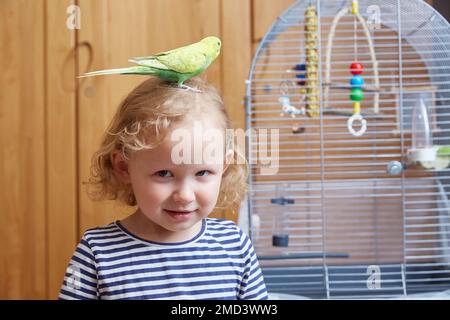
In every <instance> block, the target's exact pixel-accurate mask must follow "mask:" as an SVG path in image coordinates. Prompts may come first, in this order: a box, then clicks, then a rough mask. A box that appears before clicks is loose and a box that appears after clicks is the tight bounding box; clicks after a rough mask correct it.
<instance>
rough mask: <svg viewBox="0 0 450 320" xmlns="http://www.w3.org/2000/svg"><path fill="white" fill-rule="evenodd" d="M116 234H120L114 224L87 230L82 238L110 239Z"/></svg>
mask: <svg viewBox="0 0 450 320" xmlns="http://www.w3.org/2000/svg"><path fill="white" fill-rule="evenodd" d="M117 233H121V231H120V228H119V227H118V226H117V224H116V223H115V222H111V223H109V224H107V225H103V226H98V227H94V228H89V229H87V230H86V231H84V233H83V238H84V239H86V240H90V239H98V238H104V237H110V236H113V235H115V234H117Z"/></svg>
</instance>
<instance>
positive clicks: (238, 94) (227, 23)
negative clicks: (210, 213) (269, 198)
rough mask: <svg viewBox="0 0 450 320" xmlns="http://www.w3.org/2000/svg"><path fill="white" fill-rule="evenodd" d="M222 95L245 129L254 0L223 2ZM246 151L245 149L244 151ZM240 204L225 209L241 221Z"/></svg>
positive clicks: (236, 123) (238, 124)
mask: <svg viewBox="0 0 450 320" xmlns="http://www.w3.org/2000/svg"><path fill="white" fill-rule="evenodd" d="M221 3H222V14H221V17H222V25H221V38H222V41H223V50H222V83H223V86H222V97H223V99H224V102H225V105H226V106H227V109H228V111H229V115H230V118H231V119H232V121H233V124H234V127H235V128H241V129H243V130H245V108H244V97H245V90H246V87H245V80H246V79H247V77H248V72H249V70H250V63H251V59H252V56H251V50H252V49H251V25H250V21H249V17H250V9H251V2H250V0H245V1H243V0H231V1H230V0H228V1H222V2H221ZM241 152H242V153H243V154H245V150H241ZM238 211H239V206H235V207H233V208H230V209H229V210H226V211H225V212H223V217H224V218H226V219H229V220H234V221H237V218H238V216H237V212H238Z"/></svg>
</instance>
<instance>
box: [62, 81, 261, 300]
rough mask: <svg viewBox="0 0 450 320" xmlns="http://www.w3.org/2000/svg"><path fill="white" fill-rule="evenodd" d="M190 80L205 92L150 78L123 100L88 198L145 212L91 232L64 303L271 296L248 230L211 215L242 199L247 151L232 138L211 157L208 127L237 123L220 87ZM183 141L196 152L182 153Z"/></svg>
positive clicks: (76, 257)
mask: <svg viewBox="0 0 450 320" xmlns="http://www.w3.org/2000/svg"><path fill="white" fill-rule="evenodd" d="M187 84H188V85H189V86H191V87H197V89H199V92H196V91H192V90H183V89H180V88H176V87H173V86H171V85H170V84H168V83H166V82H164V81H163V80H160V79H158V78H150V79H149V80H146V81H144V82H143V83H142V84H141V85H139V86H138V87H137V88H135V89H134V90H133V91H132V92H131V93H130V94H129V95H128V97H127V98H126V99H125V100H124V101H123V102H122V104H121V105H120V107H119V109H118V111H117V113H116V115H115V117H114V119H113V121H112V123H111V124H110V126H109V128H108V131H107V132H106V134H105V136H104V138H103V141H102V144H101V147H100V149H99V150H98V151H97V152H96V153H95V154H94V156H93V161H92V167H91V172H92V174H91V177H90V180H89V186H90V187H91V188H90V190H89V194H90V196H91V197H92V198H93V199H95V200H99V199H119V200H121V201H123V202H125V203H126V204H128V205H130V206H137V210H136V212H135V213H133V214H132V215H130V216H129V217H127V218H125V219H124V220H121V221H116V222H113V223H110V224H109V225H106V226H103V227H98V228H93V229H90V230H87V231H86V232H85V233H84V235H83V238H82V239H81V241H80V243H79V244H78V246H77V248H76V250H75V253H74V254H73V257H72V259H71V261H70V263H69V266H68V268H67V271H66V274H65V277H64V281H63V285H62V288H61V291H60V295H59V298H60V299H267V298H268V296H267V290H266V286H265V283H264V279H263V276H262V273H261V269H260V267H259V264H258V261H257V258H256V255H255V252H254V249H253V246H252V244H251V242H250V240H249V238H248V237H247V235H246V234H245V233H243V232H242V231H241V230H240V229H239V228H238V227H237V226H236V224H234V223H233V222H232V221H227V220H222V219H213V218H208V215H209V214H210V213H211V212H212V211H213V209H214V208H215V207H218V208H219V207H222V208H223V207H229V206H230V205H232V204H233V203H240V201H241V200H242V198H243V196H244V193H245V191H246V177H247V166H246V164H239V163H240V162H242V161H240V162H238V163H234V162H236V160H237V157H238V152H237V150H236V149H235V147H234V144H231V146H230V145H229V144H228V143H226V140H227V139H225V135H223V136H222V138H221V140H220V143H219V142H218V141H217V139H216V141H215V142H216V145H213V147H216V148H213V150H214V151H215V154H216V155H217V154H219V155H220V157H219V158H220V161H205V159H204V157H203V156H204V155H205V154H208V152H206V151H208V150H211V144H209V145H208V144H205V143H204V141H199V140H203V138H202V139H199V138H198V133H199V131H201V132H203V133H205V132H213V130H216V131H217V130H219V131H220V132H222V133H223V132H225V130H226V129H231V124H230V120H229V118H228V115H227V112H226V110H225V108H224V105H223V102H222V100H221V98H220V96H219V95H218V93H217V91H216V90H215V89H214V88H213V87H212V86H211V85H209V84H207V83H206V82H204V81H203V80H200V79H198V78H194V79H191V80H189V81H187ZM199 129H202V130H199ZM177 137H179V138H183V141H184V142H186V141H188V142H189V141H190V143H187V144H186V143H185V145H188V146H189V148H181V151H182V152H179V151H180V144H179V143H178V142H177V141H176V140H177V139H174V138H177ZM200 137H202V136H200ZM178 140H179V139H178ZM213 141H214V139H213ZM201 142H203V143H201ZM208 148H209V149H208ZM180 156H181V158H182V161H180V159H179V158H180ZM199 156H200V159H201V160H202V161H198V159H199ZM213 158H214V159H217V157H213ZM189 160H190V161H189ZM195 160H197V161H195ZM244 162H245V161H244ZM216 204H217V205H216Z"/></svg>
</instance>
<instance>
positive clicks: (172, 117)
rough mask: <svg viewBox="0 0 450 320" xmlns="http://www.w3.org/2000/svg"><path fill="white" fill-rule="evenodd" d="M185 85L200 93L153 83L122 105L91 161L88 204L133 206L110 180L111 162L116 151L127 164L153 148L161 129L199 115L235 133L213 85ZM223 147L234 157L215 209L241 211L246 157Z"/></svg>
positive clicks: (126, 191) (128, 193) (130, 196)
mask: <svg viewBox="0 0 450 320" xmlns="http://www.w3.org/2000/svg"><path fill="white" fill-rule="evenodd" d="M186 85H188V86H191V87H196V88H198V89H199V90H201V92H200V93H198V92H194V91H192V90H182V89H179V88H176V87H174V86H173V85H171V84H169V83H167V82H165V81H164V80H161V79H159V78H156V77H151V78H149V79H148V80H146V81H144V82H142V83H141V84H140V85H138V86H137V87H136V88H135V89H134V90H133V91H132V92H131V93H129V94H128V96H127V97H126V98H125V99H124V100H123V101H122V103H121V104H120V105H119V108H118V110H117V111H116V114H115V115H114V118H113V119H112V121H111V123H110V125H109V126H108V129H107V130H106V132H105V134H104V135H103V138H102V142H101V145H100V148H99V149H98V150H97V151H96V152H95V153H94V154H93V156H92V162H91V170H90V172H91V173H90V177H89V180H88V181H87V182H85V184H87V186H88V189H87V193H88V196H89V197H90V198H91V199H92V200H106V199H108V200H116V199H117V200H119V201H122V202H123V203H125V204H126V205H129V206H135V205H137V203H136V198H135V196H134V193H133V190H132V187H131V185H130V184H124V183H122V182H121V181H120V180H119V179H117V177H116V176H115V174H114V171H113V164H112V158H111V155H112V153H113V152H114V151H116V150H118V151H120V152H121V153H122V155H123V157H124V158H125V159H127V160H128V159H129V157H130V155H131V153H133V152H136V151H139V150H144V149H151V148H155V147H156V146H157V145H158V144H159V143H160V142H161V141H162V140H163V139H164V134H163V132H166V130H165V129H168V128H171V127H172V126H173V125H175V124H178V123H181V122H183V121H184V120H186V119H194V118H195V116H196V115H199V114H210V115H212V116H214V117H216V118H217V119H218V120H219V123H220V124H221V125H223V129H233V128H232V124H231V121H230V118H229V116H228V113H227V111H226V109H225V106H224V103H223V101H222V98H221V97H220V95H219V93H218V92H217V90H216V89H215V88H214V87H213V86H212V85H210V84H208V83H207V82H206V81H204V80H202V79H201V78H192V79H190V80H188V81H186ZM228 142H229V141H228ZM226 145H227V148H228V150H230V149H231V150H232V151H233V161H231V162H229V165H228V167H227V169H226V170H225V172H224V174H223V176H222V181H221V185H220V192H219V197H218V200H217V204H216V209H224V208H229V207H232V206H234V205H239V204H240V203H241V201H242V200H243V198H244V196H245V193H246V192H247V190H248V186H247V175H248V163H247V161H246V159H245V156H243V155H242V154H241V152H240V150H238V149H237V146H235V144H234V143H232V144H231V145H230V144H228V143H227V144H226Z"/></svg>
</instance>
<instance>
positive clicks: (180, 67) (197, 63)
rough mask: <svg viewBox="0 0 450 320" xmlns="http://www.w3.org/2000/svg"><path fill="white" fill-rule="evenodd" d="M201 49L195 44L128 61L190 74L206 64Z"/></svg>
mask: <svg viewBox="0 0 450 320" xmlns="http://www.w3.org/2000/svg"><path fill="white" fill-rule="evenodd" d="M202 49H203V47H202V46H200V45H198V44H196V43H195V44H192V45H189V46H185V47H181V48H177V49H173V50H170V51H166V52H162V53H158V54H156V55H153V56H148V57H137V58H131V59H129V61H130V62H133V63H136V64H138V65H141V66H147V67H153V68H158V69H163V70H173V71H176V72H179V73H191V72H195V71H197V70H198V69H200V68H202V67H204V66H205V65H206V64H207V57H206V54H205V53H204V50H202Z"/></svg>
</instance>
